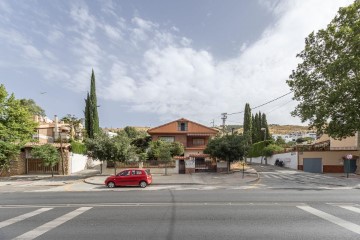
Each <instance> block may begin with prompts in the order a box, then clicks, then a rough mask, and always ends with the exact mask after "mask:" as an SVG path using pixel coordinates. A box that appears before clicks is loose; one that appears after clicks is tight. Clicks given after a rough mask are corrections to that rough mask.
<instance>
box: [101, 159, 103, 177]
mask: <svg viewBox="0 0 360 240" xmlns="http://www.w3.org/2000/svg"><path fill="white" fill-rule="evenodd" d="M102 167H103V162H101V163H100V174H102Z"/></svg>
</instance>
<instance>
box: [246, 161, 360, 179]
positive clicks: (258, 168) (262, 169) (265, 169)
mask: <svg viewBox="0 0 360 240" xmlns="http://www.w3.org/2000/svg"><path fill="white" fill-rule="evenodd" d="M250 166H251V168H253V169H255V170H256V171H257V172H259V173H261V172H281V171H294V172H299V173H308V172H304V171H302V170H297V169H292V168H287V167H279V166H274V165H270V164H268V165H264V164H259V163H252V164H251V165H250ZM318 174H321V175H324V176H329V177H336V178H347V174H346V173H318ZM350 178H351V179H359V180H360V175H359V174H355V173H349V179H350Z"/></svg>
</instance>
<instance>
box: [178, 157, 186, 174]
mask: <svg viewBox="0 0 360 240" xmlns="http://www.w3.org/2000/svg"><path fill="white" fill-rule="evenodd" d="M179 174H185V161H184V160H179Z"/></svg>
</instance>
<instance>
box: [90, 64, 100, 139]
mask: <svg viewBox="0 0 360 240" xmlns="http://www.w3.org/2000/svg"><path fill="white" fill-rule="evenodd" d="M90 102H91V104H90V108H91V110H90V115H91V119H92V123H91V125H92V131H93V136H94V135H95V134H98V133H99V131H100V127H99V114H98V110H97V108H98V105H97V98H96V87H95V74H94V69H93V70H92V73H91V85H90Z"/></svg>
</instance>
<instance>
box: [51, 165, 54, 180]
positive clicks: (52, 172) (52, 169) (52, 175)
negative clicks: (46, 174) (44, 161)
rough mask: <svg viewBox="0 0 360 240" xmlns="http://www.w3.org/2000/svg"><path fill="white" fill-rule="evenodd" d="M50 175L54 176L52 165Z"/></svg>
mask: <svg viewBox="0 0 360 240" xmlns="http://www.w3.org/2000/svg"><path fill="white" fill-rule="evenodd" d="M51 177H52V178H53V177H54V167H51Z"/></svg>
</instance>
